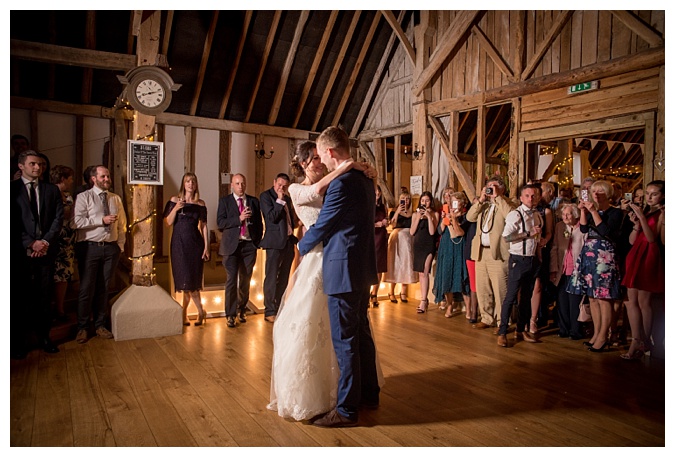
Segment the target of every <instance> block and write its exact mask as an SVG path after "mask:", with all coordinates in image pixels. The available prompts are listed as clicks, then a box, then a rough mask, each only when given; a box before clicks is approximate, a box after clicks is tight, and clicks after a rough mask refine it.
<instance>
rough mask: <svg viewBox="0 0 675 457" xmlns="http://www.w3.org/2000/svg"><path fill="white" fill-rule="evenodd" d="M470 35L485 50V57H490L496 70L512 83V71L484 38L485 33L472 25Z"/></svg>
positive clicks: (488, 40) (485, 37)
mask: <svg viewBox="0 0 675 457" xmlns="http://www.w3.org/2000/svg"><path fill="white" fill-rule="evenodd" d="M471 33H473V36H475V37H476V38H477V39H478V42H479V43H480V45H481V46H482V47H483V48H484V49H485V52H487V55H489V56H490V58H491V59H492V61H493V62H494V63H495V65H497V68H499V70H500V71H501V72H502V73H503V74H504V76H506V78H507V79H508V80H509V81H513V79H514V78H513V71H512V70H511V68H510V67H509V64H508V63H506V61H505V60H504V58H503V57H502V55H501V54H500V53H499V51H498V50H497V48H495V46H494V44H492V41H490V39H489V38H488V37H487V36H485V33H483V30H481V28H480V27H478V24H476V25H474V26H473V28H472V29H471Z"/></svg>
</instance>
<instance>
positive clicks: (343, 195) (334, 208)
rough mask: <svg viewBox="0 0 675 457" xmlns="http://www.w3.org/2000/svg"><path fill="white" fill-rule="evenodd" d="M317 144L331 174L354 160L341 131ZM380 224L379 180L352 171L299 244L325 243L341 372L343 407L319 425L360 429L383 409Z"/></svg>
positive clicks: (305, 248)
mask: <svg viewBox="0 0 675 457" xmlns="http://www.w3.org/2000/svg"><path fill="white" fill-rule="evenodd" d="M316 144H317V152H318V154H319V156H320V157H321V162H323V163H324V164H325V165H326V167H327V168H328V170H329V171H332V170H334V169H336V168H337V167H339V166H340V165H341V164H342V163H343V162H344V161H346V160H348V159H349V158H350V155H349V137H348V136H347V134H346V133H345V132H344V131H343V130H342V129H340V128H338V127H328V128H327V129H326V130H324V131H323V132H322V133H321V135H320V136H319V138H318V139H317V141H316ZM374 219H375V186H374V184H373V181H372V180H370V179H368V178H367V177H366V176H365V175H364V174H363V173H361V172H360V171H357V170H353V169H352V170H350V171H348V172H346V173H344V174H343V175H341V176H340V177H338V178H336V179H334V180H333V181H332V182H331V183H330V185H329V186H328V189H327V191H326V195H325V196H324V202H323V206H322V208H321V213H320V214H319V218H318V219H317V221H316V223H315V224H314V225H313V226H312V227H310V228H309V230H308V231H307V233H306V234H305V235H304V236H303V238H302V240H301V241H300V243H299V244H298V249H299V251H300V254H301V255H305V254H306V253H307V252H309V251H310V250H311V249H312V248H313V247H314V246H316V245H317V244H319V243H323V244H324V250H323V290H324V292H325V293H326V294H327V295H328V313H329V316H330V326H331V335H332V340H333V347H334V348H335V353H336V355H337V361H338V366H339V368H340V378H339V381H338V393H337V405H336V407H335V409H334V410H332V411H330V412H328V413H326V414H325V415H323V416H321V417H319V418H317V419H315V420H314V421H313V423H314V425H317V426H321V427H348V426H354V425H356V424H357V421H358V410H359V408H360V407H365V408H375V407H377V406H378V405H379V392H380V388H379V386H378V381H377V369H376V364H375V344H374V343H373V337H372V335H371V333H370V325H369V324H368V299H369V294H370V286H371V285H372V284H377V281H378V277H377V269H376V265H375V262H376V261H375V231H374V230H373V227H374V225H375V221H374Z"/></svg>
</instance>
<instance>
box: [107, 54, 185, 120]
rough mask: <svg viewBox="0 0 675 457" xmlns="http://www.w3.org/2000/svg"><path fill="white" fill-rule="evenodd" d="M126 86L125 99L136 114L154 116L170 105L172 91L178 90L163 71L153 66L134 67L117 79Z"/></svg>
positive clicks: (177, 86)
mask: <svg viewBox="0 0 675 457" xmlns="http://www.w3.org/2000/svg"><path fill="white" fill-rule="evenodd" d="M117 78H118V79H119V80H120V82H121V83H122V84H125V85H126V88H125V97H126V99H127V100H128V101H129V104H130V105H131V106H132V107H133V108H134V109H135V110H137V111H138V112H140V113H143V114H147V115H151V116H156V115H158V114H160V113H163V112H164V111H166V109H167V108H168V107H169V105H170V104H171V95H172V92H173V91H176V90H178V89H179V88H180V86H181V85H180V84H176V83H174V82H173V79H171V76H169V74H168V73H167V72H165V71H164V70H162V69H161V68H159V67H156V66H153V65H144V66H139V67H136V68H134V69H132V70H130V71H129V72H127V74H126V75H124V76H118V77H117Z"/></svg>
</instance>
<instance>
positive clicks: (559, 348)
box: [10, 300, 665, 452]
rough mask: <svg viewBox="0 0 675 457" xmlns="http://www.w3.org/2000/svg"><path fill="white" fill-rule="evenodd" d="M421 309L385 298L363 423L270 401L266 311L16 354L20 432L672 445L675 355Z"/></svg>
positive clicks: (230, 440)
mask: <svg viewBox="0 0 675 457" xmlns="http://www.w3.org/2000/svg"><path fill="white" fill-rule="evenodd" d="M416 306H417V302H415V301H412V300H411V301H410V303H408V304H402V303H398V304H392V303H390V302H388V301H382V302H381V304H380V307H379V308H375V309H371V320H372V326H373V328H374V332H375V338H376V344H377V347H378V351H379V356H380V361H381V365H382V368H383V371H384V374H385V378H386V384H385V386H384V387H383V389H382V394H381V406H380V408H379V409H378V410H376V411H367V412H363V413H362V414H361V425H362V426H360V427H356V428H350V429H339V430H332V429H321V428H317V427H314V426H312V425H308V424H305V423H297V422H290V421H286V420H283V419H281V418H279V417H278V416H277V415H276V413H274V412H272V411H268V410H267V409H266V405H267V400H268V398H269V380H270V364H271V356H272V345H271V338H272V325H271V324H269V323H267V322H264V321H263V318H262V316H260V315H255V316H251V317H250V318H249V320H248V322H247V323H246V324H243V325H240V326H238V327H237V328H236V329H230V328H227V326H226V321H225V319H209V320H208V323H207V325H206V326H205V327H201V328H200V327H194V326H190V327H189V328H187V329H186V331H185V333H184V334H182V335H178V336H172V337H166V338H156V339H144V340H135V341H119V342H118V341H114V340H101V339H99V338H93V339H91V340H90V341H89V342H88V343H87V344H83V345H79V344H77V343H76V342H74V341H70V342H67V343H65V344H62V345H61V346H60V347H61V352H60V353H59V354H56V355H47V354H44V353H42V351H33V352H31V353H30V354H29V356H28V358H27V359H26V360H22V361H14V360H12V361H11V366H10V379H11V380H10V383H11V385H10V387H11V389H10V390H11V410H10V444H11V446H425V447H426V446H523V447H525V446H528V447H529V446H665V395H664V384H665V381H664V378H665V369H664V362H663V360H657V359H652V360H650V359H649V358H646V359H645V360H644V361H640V362H633V363H631V362H626V361H623V360H621V359H620V358H619V353H620V352H619V351H620V349H618V348H616V349H614V350H612V351H610V352H606V353H601V354H594V353H590V352H589V351H587V350H585V349H584V348H583V346H582V344H581V341H571V340H568V339H560V338H558V337H557V336H555V335H554V334H552V335H547V336H545V337H544V338H543V343H542V344H529V343H524V342H521V343H519V344H516V345H515V346H513V347H510V348H508V349H504V348H500V347H498V346H497V345H496V336H493V335H492V333H491V331H489V330H474V329H472V328H471V325H470V324H468V322H467V321H466V320H465V318H464V317H463V315H458V316H455V317H453V318H450V319H446V318H444V317H443V312H442V311H440V310H437V309H435V308H434V307H432V308H433V309H430V311H429V312H428V313H427V314H421V315H418V314H416V313H415V307H416ZM509 339H510V342H513V333H511V334H509ZM575 452H578V451H575Z"/></svg>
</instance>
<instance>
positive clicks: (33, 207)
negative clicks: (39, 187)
mask: <svg viewBox="0 0 675 457" xmlns="http://www.w3.org/2000/svg"><path fill="white" fill-rule="evenodd" d="M28 184H30V192H29V197H30V212H31V213H33V217H34V218H35V223H36V224H37V225H38V226H40V213H39V212H38V201H37V192H36V191H35V181H33V182H30V183H28Z"/></svg>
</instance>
